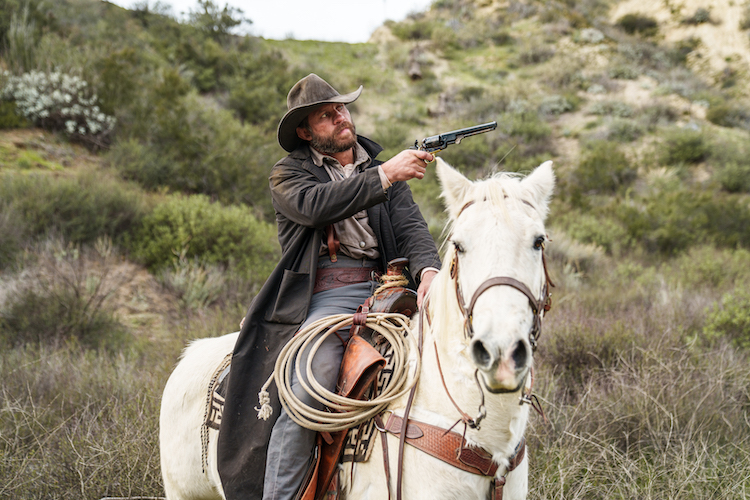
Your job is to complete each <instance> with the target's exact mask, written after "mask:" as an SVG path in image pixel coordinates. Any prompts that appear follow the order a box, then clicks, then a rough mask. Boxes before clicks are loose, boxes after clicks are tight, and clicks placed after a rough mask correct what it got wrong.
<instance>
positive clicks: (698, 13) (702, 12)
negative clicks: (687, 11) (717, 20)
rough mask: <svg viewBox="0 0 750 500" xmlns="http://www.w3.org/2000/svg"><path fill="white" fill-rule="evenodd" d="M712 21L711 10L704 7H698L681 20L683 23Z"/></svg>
mask: <svg viewBox="0 0 750 500" xmlns="http://www.w3.org/2000/svg"><path fill="white" fill-rule="evenodd" d="M713 22H714V21H713V19H711V11H710V10H708V9H706V8H705V7H698V8H697V9H696V10H695V12H694V13H693V15H692V16H690V17H686V18H685V19H683V20H682V23H683V24H703V23H713Z"/></svg>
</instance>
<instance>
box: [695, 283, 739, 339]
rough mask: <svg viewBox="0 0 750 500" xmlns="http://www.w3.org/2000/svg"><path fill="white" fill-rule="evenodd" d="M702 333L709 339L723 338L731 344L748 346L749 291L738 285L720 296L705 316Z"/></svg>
mask: <svg viewBox="0 0 750 500" xmlns="http://www.w3.org/2000/svg"><path fill="white" fill-rule="evenodd" d="M703 334H704V335H705V336H706V337H707V338H709V339H721V338H725V339H727V340H729V341H730V342H731V343H732V344H734V345H736V346H738V347H742V348H745V349H747V348H748V347H750V292H748V291H747V290H746V289H745V288H744V287H738V288H736V289H735V291H734V292H731V293H727V294H725V295H724V296H723V297H722V298H721V305H714V306H713V308H711V310H710V311H708V315H707V317H706V325H705V326H704V328H703Z"/></svg>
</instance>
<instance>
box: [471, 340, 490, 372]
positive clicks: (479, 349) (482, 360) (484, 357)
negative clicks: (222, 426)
mask: <svg viewBox="0 0 750 500" xmlns="http://www.w3.org/2000/svg"><path fill="white" fill-rule="evenodd" d="M471 355H472V357H473V358H474V363H476V364H477V366H489V365H490V363H491V362H492V356H491V355H490V353H489V352H488V351H487V349H486V348H485V347H484V343H483V342H482V341H481V340H475V341H474V343H473V344H472V346H471Z"/></svg>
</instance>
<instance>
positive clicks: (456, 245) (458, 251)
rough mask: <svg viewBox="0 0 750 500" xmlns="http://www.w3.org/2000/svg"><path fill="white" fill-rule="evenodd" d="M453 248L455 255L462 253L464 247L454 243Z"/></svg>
mask: <svg viewBox="0 0 750 500" xmlns="http://www.w3.org/2000/svg"><path fill="white" fill-rule="evenodd" d="M453 247H454V248H455V249H456V253H459V254H461V253H464V247H462V246H461V243H459V242H457V241H454V242H453Z"/></svg>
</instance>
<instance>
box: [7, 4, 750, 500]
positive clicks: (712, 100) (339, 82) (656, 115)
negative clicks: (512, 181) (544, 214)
mask: <svg viewBox="0 0 750 500" xmlns="http://www.w3.org/2000/svg"><path fill="white" fill-rule="evenodd" d="M749 13H750V7H748V4H747V3H746V2H745V1H744V0H716V1H711V2H709V1H708V0H705V1H701V0H669V1H666V0H665V1H664V2H653V3H649V4H647V3H644V2H638V1H635V0H623V1H621V2H618V1H616V0H559V1H555V0H553V1H541V0H523V1H520V0H510V1H500V0H436V1H435V2H434V3H433V4H432V6H431V8H430V9H429V10H427V11H426V12H422V13H416V14H413V15H411V16H410V17H409V18H408V19H407V20H405V21H403V22H399V23H393V22H388V23H386V24H385V25H384V26H383V27H381V28H380V29H379V30H378V31H376V33H375V34H373V37H372V39H371V40H370V42H369V43H366V44H354V45H350V44H343V43H324V42H315V41H297V40H279V41H274V40H264V39H259V38H253V37H249V36H237V35H234V34H233V32H234V31H233V30H234V28H235V27H236V26H238V25H240V24H241V23H243V22H247V20H246V19H245V18H244V16H246V15H247V16H249V17H250V20H251V19H252V12H248V13H242V12H240V11H238V10H236V9H232V8H229V7H226V6H223V7H222V6H221V5H220V4H219V3H217V2H214V1H212V0H199V1H197V2H196V8H195V9H194V11H192V13H191V15H190V16H189V18H188V19H187V20H185V21H182V22H178V21H177V20H176V19H174V18H173V17H171V15H170V14H169V12H168V11H166V10H164V8H163V7H162V6H161V5H160V4H159V3H158V2H157V3H155V4H152V3H150V2H148V1H143V2H141V3H139V4H136V5H135V6H134V7H133V8H132V9H131V10H125V9H122V8H119V7H117V6H115V5H112V4H109V3H108V2H105V1H96V0H0V41H1V42H0V47H1V48H0V68H2V69H3V72H2V74H0V92H2V94H1V95H0V498H13V499H15V498H24V499H37V498H38V499H68V498H70V499H73V498H76V499H80V498H87V499H98V498H101V497H105V496H121V497H128V496H151V495H154V496H158V495H161V494H162V486H161V480H160V475H159V456H158V443H157V435H158V426H157V421H158V411H159V402H160V395H161V390H162V388H163V386H164V383H165V381H166V379H167V377H168V375H169V373H170V371H171V369H172V367H173V366H174V364H175V363H176V361H177V359H178V357H179V353H180V351H181V349H182V348H183V347H184V345H185V343H186V342H187V341H189V340H190V339H194V338H199V337H205V336H214V335H221V334H224V333H227V332H230V331H234V330H236V329H237V324H238V322H239V320H240V319H241V317H242V316H243V315H244V312H245V310H246V308H247V306H248V304H249V303H250V301H251V300H252V297H253V295H254V294H255V293H256V291H257V290H258V287H259V286H260V285H261V284H262V282H263V280H264V279H265V277H266V276H267V274H268V273H269V272H270V270H271V269H272V267H273V265H274V263H275V261H276V259H277V258H278V254H279V250H278V243H277V242H276V236H275V228H274V218H273V211H272V207H271V205H270V201H269V196H268V192H267V187H266V186H267V181H266V176H267V172H268V170H269V168H270V166H271V165H272V164H273V163H274V162H275V161H276V160H277V159H278V158H279V157H281V156H282V153H283V152H282V150H281V149H280V148H279V147H278V146H277V144H276V139H275V129H276V124H277V120H278V119H279V117H280V116H281V115H282V114H283V112H284V111H285V105H286V102H285V97H286V92H287V91H288V89H289V88H290V87H291V85H292V84H293V83H294V82H295V81H296V80H298V79H299V78H300V77H302V76H304V75H306V74H308V73H310V72H316V73H318V74H319V75H321V76H322V77H324V78H325V79H327V80H328V81H329V82H331V83H332V84H333V85H334V86H335V87H337V88H339V89H341V90H342V91H349V90H350V89H354V88H356V87H357V86H358V85H360V84H362V85H364V87H365V94H364V97H363V98H362V99H360V100H359V101H357V102H356V103H354V104H353V105H352V112H353V114H354V116H355V119H356V123H357V125H358V128H359V130H360V131H361V132H362V133H364V134H366V135H368V136H370V137H372V138H373V139H375V140H376V141H378V142H380V143H381V144H383V145H384V146H385V148H386V150H385V152H384V155H383V156H384V157H387V156H388V155H390V154H393V153H395V152H397V151H399V150H400V149H402V148H404V147H406V146H408V145H409V144H411V143H412V142H413V141H414V139H416V138H421V137H424V136H427V135H432V134H434V133H438V132H442V131H447V130H452V129H454V128H458V127H463V126H469V125H473V124H476V123H482V122H486V121H490V120H497V121H498V123H499V126H498V131H497V132H495V133H492V134H485V135H482V136H477V137H474V138H472V139H471V140H467V141H466V142H464V143H463V144H461V146H460V147H456V148H453V149H451V150H448V151H446V152H444V153H443V155H442V156H443V157H444V158H445V159H446V160H447V161H448V162H450V163H452V164H454V165H455V166H457V167H458V168H460V169H461V170H462V171H463V172H465V173H466V174H467V175H469V176H470V177H475V178H478V177H483V176H485V175H488V174H490V173H492V172H494V171H496V170H512V171H519V172H527V171H530V170H531V169H532V168H533V167H534V166H536V165H538V164H539V163H541V162H542V161H544V160H546V159H553V160H554V161H555V168H556V173H557V175H558V178H559V184H558V189H557V193H556V197H555V199H554V202H553V206H552V210H551V215H550V218H549V224H548V225H549V233H550V236H551V238H552V240H553V243H552V244H551V245H550V247H549V253H550V260H551V264H552V275H553V279H554V281H555V282H556V284H557V287H556V288H555V289H554V306H553V310H552V312H551V313H550V314H549V315H548V319H547V321H546V325H545V333H544V338H542V339H541V346H540V349H539V352H538V356H537V360H536V364H537V369H536V373H537V381H536V386H535V387H536V391H537V392H538V394H539V396H540V398H541V400H542V405H543V407H544V408H545V410H546V412H547V416H548V417H549V423H545V422H543V421H542V420H541V419H538V418H537V419H534V420H533V421H532V424H531V428H530V430H529V435H528V438H529V444H530V450H531V452H530V453H531V455H530V456H531V462H530V463H531V470H530V498H532V499H553V498H554V499H563V498H564V499H584V498H585V499H597V498H602V499H603V498H622V499H636V498H637V499H704V498H705V499H707V498H748V497H749V496H750V389H749V387H750V363H748V348H750V312H748V311H749V310H750V308H749V307H748V306H750V291H748V287H747V281H748V278H750V251H749V247H750V230H749V228H750V204H749V200H750V197H749V193H750V155H748V150H749V148H750V146H749V144H750V141H749V139H750V103H749V102H748V96H749V90H750V87H749V86H748V83H747V81H748V78H747V77H748V67H749V66H748V61H749V60H750V38H749V37H748V35H749V33H748V30H750V16H749V15H748V14H749ZM414 70H418V72H417V71H414ZM412 187H413V190H414V192H415V196H416V198H417V199H418V201H419V204H420V206H421V207H422V210H423V212H424V213H425V216H426V218H427V219H428V222H429V225H430V229H431V231H432V232H433V234H434V236H435V238H436V240H439V239H440V234H441V230H442V226H443V223H444V214H443V212H442V207H441V205H440V202H439V197H438V185H437V180H436V179H435V178H434V175H433V174H432V173H430V174H429V175H428V176H427V177H426V178H425V179H424V180H423V181H420V182H414V183H413V185H412Z"/></svg>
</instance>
